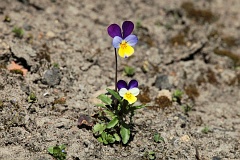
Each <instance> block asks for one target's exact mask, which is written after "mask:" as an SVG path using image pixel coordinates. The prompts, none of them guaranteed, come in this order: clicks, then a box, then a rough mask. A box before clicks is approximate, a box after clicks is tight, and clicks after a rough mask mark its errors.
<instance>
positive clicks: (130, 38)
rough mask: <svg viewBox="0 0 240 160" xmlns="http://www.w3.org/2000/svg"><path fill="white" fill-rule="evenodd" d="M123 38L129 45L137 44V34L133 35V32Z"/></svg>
mask: <svg viewBox="0 0 240 160" xmlns="http://www.w3.org/2000/svg"><path fill="white" fill-rule="evenodd" d="M124 40H125V41H127V43H128V44H129V45H130V46H134V45H135V44H137V42H138V38H137V36H135V35H133V34H131V35H129V36H127V37H126V38H125V39H124Z"/></svg>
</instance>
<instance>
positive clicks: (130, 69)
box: [124, 66, 135, 77]
mask: <svg viewBox="0 0 240 160" xmlns="http://www.w3.org/2000/svg"><path fill="white" fill-rule="evenodd" d="M124 72H125V74H126V75H127V76H129V77H131V76H133V75H134V74H135V69H134V68H133V67H130V66H126V67H125V68H124Z"/></svg>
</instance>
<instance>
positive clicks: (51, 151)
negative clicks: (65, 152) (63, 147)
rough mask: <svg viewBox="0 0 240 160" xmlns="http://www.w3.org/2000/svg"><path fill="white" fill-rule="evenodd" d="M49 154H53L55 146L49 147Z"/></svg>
mask: <svg viewBox="0 0 240 160" xmlns="http://www.w3.org/2000/svg"><path fill="white" fill-rule="evenodd" d="M47 150H48V152H49V153H50V154H53V146H51V147H48V149H47Z"/></svg>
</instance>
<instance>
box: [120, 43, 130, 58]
mask: <svg viewBox="0 0 240 160" xmlns="http://www.w3.org/2000/svg"><path fill="white" fill-rule="evenodd" d="M122 43H123V42H122ZM133 53H134V48H133V47H131V46H130V45H128V44H127V43H124V44H123V45H121V44H120V47H119V49H118V54H119V56H120V57H122V58H126V57H129V56H131V55H132V54H133Z"/></svg>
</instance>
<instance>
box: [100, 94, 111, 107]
mask: <svg viewBox="0 0 240 160" xmlns="http://www.w3.org/2000/svg"><path fill="white" fill-rule="evenodd" d="M97 98H98V99H100V100H101V101H102V102H103V103H105V104H107V105H111V104H112V100H111V98H109V97H108V96H106V95H105V94H100V95H99V96H98V97H97Z"/></svg>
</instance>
